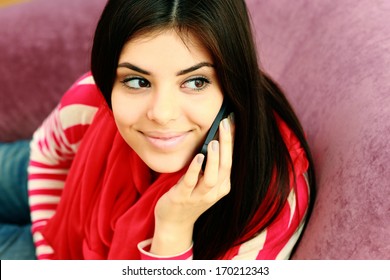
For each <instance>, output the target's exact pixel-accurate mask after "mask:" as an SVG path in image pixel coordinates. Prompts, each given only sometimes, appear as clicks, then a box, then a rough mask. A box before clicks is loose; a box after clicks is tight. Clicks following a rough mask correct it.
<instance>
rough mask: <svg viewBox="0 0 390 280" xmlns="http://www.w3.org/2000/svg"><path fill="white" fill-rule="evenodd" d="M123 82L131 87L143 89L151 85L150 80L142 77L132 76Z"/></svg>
mask: <svg viewBox="0 0 390 280" xmlns="http://www.w3.org/2000/svg"><path fill="white" fill-rule="evenodd" d="M122 83H123V84H124V85H125V86H127V87H129V88H131V89H141V88H148V87H150V83H149V81H148V80H146V79H144V78H141V77H130V78H126V79H124V80H123V81H122Z"/></svg>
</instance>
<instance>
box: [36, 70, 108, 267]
mask: <svg viewBox="0 0 390 280" xmlns="http://www.w3.org/2000/svg"><path fill="white" fill-rule="evenodd" d="M102 101H103V99H102V97H101V95H100V94H99V91H98V89H97V87H96V85H95V83H94V81H93V79H92V77H91V75H90V74H87V75H84V76H83V77H82V78H80V79H79V80H78V81H77V82H76V83H75V84H74V85H73V86H72V87H71V88H70V89H69V90H68V91H67V92H66V93H65V95H64V96H63V98H62V99H61V101H60V104H59V105H58V106H57V107H56V108H55V109H54V111H53V112H52V113H51V114H50V115H49V117H48V118H47V119H46V120H45V121H44V122H43V124H42V125H41V126H40V127H39V128H38V130H37V131H36V132H35V133H34V135H33V139H32V141H31V144H30V150H31V154H30V163H29V167H28V194H29V204H30V211H31V220H32V233H33V239H34V243H35V246H36V254H37V258H38V259H50V258H51V257H52V255H53V250H52V248H51V247H50V246H49V245H48V244H47V243H46V242H45V240H44V238H43V236H42V235H41V230H42V229H43V228H44V227H45V225H46V223H47V221H48V220H49V219H50V218H51V217H52V216H53V215H54V214H55V211H56V207H57V205H58V203H59V201H60V197H61V194H62V189H63V187H64V185H65V180H66V176H67V174H68V170H69V168H70V165H71V163H72V160H73V158H74V156H75V153H76V151H77V149H78V146H79V144H80V141H81V139H82V137H83V135H84V133H85V131H86V130H87V128H88V127H89V125H90V124H91V122H92V120H93V118H94V116H95V114H96V112H97V110H98V107H99V105H100V104H101V102H102Z"/></svg>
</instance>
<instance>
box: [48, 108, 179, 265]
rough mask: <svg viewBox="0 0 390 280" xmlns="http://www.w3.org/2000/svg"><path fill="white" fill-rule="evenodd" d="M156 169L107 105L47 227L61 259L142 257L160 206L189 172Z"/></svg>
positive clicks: (85, 142) (90, 131)
mask: <svg viewBox="0 0 390 280" xmlns="http://www.w3.org/2000/svg"><path fill="white" fill-rule="evenodd" d="M185 170H186V168H184V169H183V170H181V171H179V172H176V173H171V174H161V175H160V176H159V177H158V178H157V179H156V180H155V181H154V182H153V183H152V182H151V173H150V169H149V168H148V166H146V164H145V163H144V162H143V161H142V160H141V159H140V158H139V157H138V155H137V154H136V153H135V152H134V151H133V150H132V149H131V148H130V147H129V146H128V145H127V143H126V142H125V141H124V140H123V138H122V137H121V135H120V134H119V132H118V130H117V128H116V125H115V122H114V118H113V116H112V112H111V110H110V109H109V108H108V107H107V106H106V105H103V106H102V107H101V108H100V109H99V111H98V112H97V114H96V116H95V119H94V121H93V123H92V124H91V126H90V127H89V129H88V131H87V133H86V134H85V135H84V138H83V141H82V143H81V145H80V147H79V150H78V152H77V155H76V157H75V159H74V161H73V163H72V167H71V169H70V171H69V174H68V177H67V180H66V185H65V188H64V191H63V194H62V196H61V202H60V204H59V205H58V207H57V211H56V214H55V215H54V216H53V218H52V219H51V220H50V221H49V222H48V224H47V226H46V227H45V229H44V230H43V235H44V237H45V239H46V240H47V241H48V242H49V244H50V245H51V246H52V247H53V249H54V252H55V255H54V258H56V259H140V254H139V251H138V249H137V244H138V243H139V242H141V241H143V240H146V239H149V238H152V237H153V231H154V207H155V205H156V203H157V201H158V199H159V198H160V197H161V196H162V195H163V194H164V193H165V192H167V191H168V190H169V189H170V188H171V187H172V186H174V185H175V184H176V183H177V181H178V180H179V179H180V178H181V176H182V175H183V174H184V172H185Z"/></svg>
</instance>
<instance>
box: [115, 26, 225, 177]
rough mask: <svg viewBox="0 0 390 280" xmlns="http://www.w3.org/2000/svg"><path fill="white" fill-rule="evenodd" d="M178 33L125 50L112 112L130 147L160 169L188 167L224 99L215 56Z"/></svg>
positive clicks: (137, 42) (137, 40) (145, 38)
mask: <svg viewBox="0 0 390 280" xmlns="http://www.w3.org/2000/svg"><path fill="white" fill-rule="evenodd" d="M185 38H188V39H186V40H185V42H183V40H182V38H181V37H180V36H179V35H178V34H177V33H176V32H175V31H173V30H168V31H164V32H162V33H150V34H146V35H142V36H139V37H136V38H135V39H133V40H131V41H129V42H128V43H127V44H126V45H125V46H124V48H123V50H122V53H121V55H120V58H119V63H118V68H117V75H116V80H115V83H114V87H113V91H112V97H111V98H112V110H113V113H114V118H115V122H116V124H117V126H118V130H119V132H120V134H121V135H122V137H123V138H124V139H125V141H126V142H127V144H128V145H129V146H131V147H132V148H133V149H134V151H135V152H136V153H137V154H138V155H139V156H140V157H141V159H142V160H143V161H144V162H145V163H146V164H147V165H148V166H149V167H150V168H151V169H152V170H154V171H156V172H160V173H170V172H175V171H178V170H180V169H182V168H183V167H184V166H186V165H187V164H188V163H189V162H190V161H191V160H192V159H193V157H194V155H195V154H196V153H197V152H198V151H199V149H200V147H201V145H202V142H203V141H204V139H205V137H206V134H207V131H208V130H209V128H210V126H211V124H212V122H213V120H214V118H215V116H216V115H217V113H218V111H219V108H220V107H221V104H222V101H223V94H222V91H221V87H220V85H219V82H218V79H217V73H216V71H215V69H214V67H213V61H212V59H211V57H210V55H209V53H208V52H207V51H206V50H205V49H204V48H203V47H201V45H200V43H199V41H198V40H196V38H195V37H192V36H188V37H185Z"/></svg>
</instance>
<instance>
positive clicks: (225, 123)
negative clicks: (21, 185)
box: [222, 118, 230, 131]
mask: <svg viewBox="0 0 390 280" xmlns="http://www.w3.org/2000/svg"><path fill="white" fill-rule="evenodd" d="M222 126H223V128H224V129H225V130H226V131H229V130H230V124H229V120H228V118H225V119H223V120H222Z"/></svg>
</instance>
